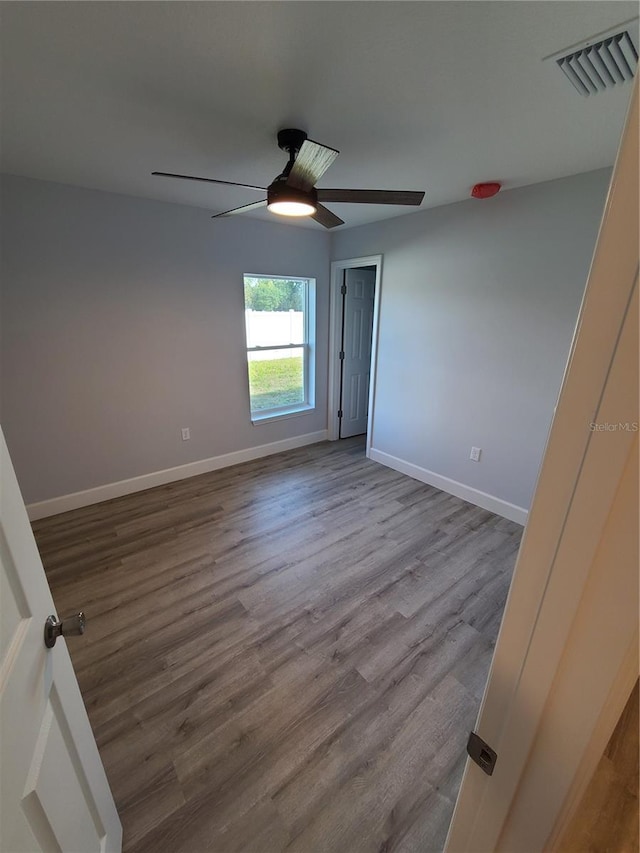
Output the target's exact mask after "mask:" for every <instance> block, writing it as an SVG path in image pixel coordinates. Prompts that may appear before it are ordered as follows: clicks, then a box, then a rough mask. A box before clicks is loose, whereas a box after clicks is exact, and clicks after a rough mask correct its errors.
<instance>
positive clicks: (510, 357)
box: [332, 169, 610, 508]
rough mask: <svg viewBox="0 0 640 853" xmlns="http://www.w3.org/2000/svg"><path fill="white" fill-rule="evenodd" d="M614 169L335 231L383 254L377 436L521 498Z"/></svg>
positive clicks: (460, 476) (473, 482) (390, 449)
mask: <svg viewBox="0 0 640 853" xmlns="http://www.w3.org/2000/svg"><path fill="white" fill-rule="evenodd" d="M609 177H610V170H608V169H604V170H600V171H597V172H591V173H587V174H583V175H576V176H574V177H571V178H566V179H563V180H558V181H550V182H548V183H544V184H537V185H535V186H531V187H526V188H523V189H518V190H513V191H511V192H503V193H501V194H500V195H498V196H496V197H495V198H493V199H490V200H486V201H476V200H475V199H470V200H468V201H464V202H461V203H459V204H453V205H449V206H446V207H439V208H435V209H432V210H427V211H424V212H421V213H417V214H414V215H409V216H403V217H399V218H397V219H393V220H388V221H387V222H383V223H374V224H371V225H365V226H362V227H360V228H354V229H350V230H347V231H343V232H339V233H337V234H335V235H334V237H333V240H332V257H333V259H334V260H344V259H347V258H355V257H359V256H363V255H370V254H377V253H382V254H383V255H384V259H383V277H382V299H381V312H380V338H379V349H378V353H379V357H378V374H377V395H376V400H375V419H374V430H373V447H374V448H376V449H377V450H380V451H383V452H386V453H389V454H391V455H393V456H396V457H398V458H400V459H402V460H404V461H406V462H410V463H412V464H413V465H417V466H419V467H421V468H424V469H427V470H429V471H433V472H435V473H437V474H440V475H443V476H445V477H449V478H451V479H453V480H457V481H458V482H461V483H464V484H465V485H468V486H471V487H473V488H475V489H479V490H481V491H483V492H487V493H489V494H491V495H493V496H495V497H498V498H500V499H502V500H505V501H508V502H510V503H513V504H516V505H517V506H521V507H524V508H528V507H529V504H530V501H531V495H532V492H533V488H534V486H535V481H536V476H537V472H538V467H539V464H540V461H541V458H542V453H543V450H544V445H545V441H546V437H547V432H548V428H549V425H550V422H551V418H552V414H553V409H554V406H555V402H556V398H557V394H558V391H559V388H560V384H561V381H562V375H563V372H564V367H565V363H566V359H567V355H568V352H569V347H570V345H571V339H572V335H573V331H574V327H575V323H576V318H577V315H578V310H579V307H580V301H581V298H582V294H583V291H584V286H585V283H586V279H587V274H588V270H589V265H590V261H591V256H592V252H593V248H594V245H595V240H596V236H597V231H598V226H599V222H600V218H601V215H602V211H603V207H604V201H605V197H606V192H607V187H608V181H609ZM472 445H476V446H478V447H481V448H482V451H483V452H482V459H481V461H480V462H479V463H474V462H471V461H470V460H469V451H470V449H471V446H472Z"/></svg>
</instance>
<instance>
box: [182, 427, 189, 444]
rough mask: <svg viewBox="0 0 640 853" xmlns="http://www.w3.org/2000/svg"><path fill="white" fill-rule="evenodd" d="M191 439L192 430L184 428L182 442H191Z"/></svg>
mask: <svg viewBox="0 0 640 853" xmlns="http://www.w3.org/2000/svg"><path fill="white" fill-rule="evenodd" d="M190 438H191V429H190V428H189V427H182V440H183V441H189V439H190Z"/></svg>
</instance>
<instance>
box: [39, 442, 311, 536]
mask: <svg viewBox="0 0 640 853" xmlns="http://www.w3.org/2000/svg"><path fill="white" fill-rule="evenodd" d="M326 440H327V430H326V429H323V430H319V431H318V432H309V433H307V434H306V435H296V436H294V437H293V438H285V439H283V440H282V441H272V442H271V443H270V444H261V445H259V446H258V447H248V448H247V449H246V450H235V451H234V452H233V453H224V454H223V455H222V456H211V457H210V458H209V459H201V460H199V461H198V462H189V463H187V464H186V465H178V466H176V467H175V468H165V469H164V470H163V471H153V472H152V473H150V474H142V475H141V476H140V477H131V478H130V479H128V480H119V481H118V482H117V483H106V484H105V485H104V486H96V487H95V488H93V489H85V490H84V491H82V492H73V493H72V494H70V495H61V496H60V497H58V498H50V499H49V500H46V501H39V502H38V503H32V504H29V505H28V506H27V513H28V515H29V518H30V519H31V521H36V520H37V519H39V518H47V517H48V516H50V515H58V514H59V513H61V512H68V511H69V510H72V509H79V508H80V507H83V506H90V505H91V504H97V503H102V501H109V500H112V498H120V497H122V496H123V495H130V494H132V493H133V492H143V491H144V490H145V489H152V488H153V487H154V486H164V485H165V484H166V483H173V482H175V481H176V480H185V479H187V477H196V476H197V475H198V474H207V473H208V472H209V471H217V470H218V469H219V468H228V467H229V466H230V465H238V464H240V463H241V462H250V461H251V460H252V459H260V458H261V457H263V456H272V455H273V454H274V453H282V452H283V451H284V450H294V449H295V448H296V447H304V446H305V445H307V444H317V443H318V442H319V441H326Z"/></svg>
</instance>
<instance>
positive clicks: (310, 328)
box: [242, 272, 316, 425]
mask: <svg viewBox="0 0 640 853" xmlns="http://www.w3.org/2000/svg"><path fill="white" fill-rule="evenodd" d="M247 278H263V279H271V280H272V281H301V282H303V283H304V322H303V337H304V340H303V341H301V342H300V343H294V344H280V345H276V346H263V347H262V346H256V347H250V346H249V342H248V341H247V324H246V319H245V323H244V334H245V351H246V353H247V393H248V397H249V411H250V413H251V423H252V424H254V425H257V424H264V423H271V422H272V421H277V420H282V419H284V418H294V417H298V416H300V415H307V414H310V413H312V412H314V411H315V408H316V406H315V391H316V388H315V385H316V383H315V375H316V370H315V349H316V347H315V337H316V280H315V278H312V277H311V276H308V275H270V274H267V273H251V272H246V273H244V274H243V276H242V295H243V302H244V285H245V280H246V279H247ZM245 312H246V303H245ZM244 316H245V318H246V313H245V315H244ZM286 349H301V350H302V353H303V355H302V381H303V400H302V402H301V403H296V404H294V405H290V406H278V407H275V408H272V409H261V410H259V411H253V410H252V408H251V387H250V384H249V353H251V352H264V351H265V350H268V351H271V350H286Z"/></svg>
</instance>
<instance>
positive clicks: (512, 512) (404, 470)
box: [369, 447, 529, 526]
mask: <svg viewBox="0 0 640 853" xmlns="http://www.w3.org/2000/svg"><path fill="white" fill-rule="evenodd" d="M369 458H370V459H373V461H374V462H380V464H381V465H386V466H387V468H393V469H394V470H395V471H400V473H401V474H407V475H408V476H409V477H413V479H414V480H419V481H420V482H421V483H427V484H428V485H429V486H435V487H436V489H441V490H442V491H443V492H447V493H448V494H450V495H455V496H456V497H457V498H462V500H463V501H469V503H472V504H475V506H479V507H482V509H488V510H489V511H490V512H495V513H496V515H501V516H502V517H503V518H508V519H509V520H510V521H515V522H516V523H517V524H522V525H523V526H524V525H525V524H526V523H527V516H528V515H529V511H528V510H526V509H524V508H523V507H521V506H516V505H515V504H512V503H509V502H508V501H503V500H502V499H501V498H496V497H495V496H494V495H489V494H487V493H486V492H481V491H480V490H479V489H474V488H472V487H471V486H465V484H464V483H459V482H458V481H457V480H451V479H449V477H443V476H442V474H436V473H435V471H429V470H427V469H426V468H421V467H420V466H419V465H414V464H413V463H412V462H405V460H404V459H399V458H398V457H397V456H392V455H391V454H390V453H384V451H382V450H376V449H375V448H374V447H372V448H371V450H370V451H369Z"/></svg>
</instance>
